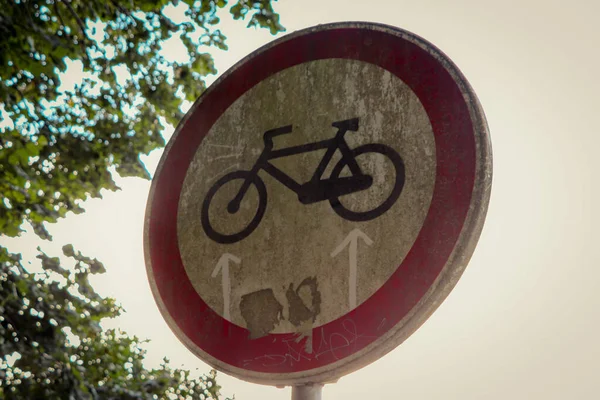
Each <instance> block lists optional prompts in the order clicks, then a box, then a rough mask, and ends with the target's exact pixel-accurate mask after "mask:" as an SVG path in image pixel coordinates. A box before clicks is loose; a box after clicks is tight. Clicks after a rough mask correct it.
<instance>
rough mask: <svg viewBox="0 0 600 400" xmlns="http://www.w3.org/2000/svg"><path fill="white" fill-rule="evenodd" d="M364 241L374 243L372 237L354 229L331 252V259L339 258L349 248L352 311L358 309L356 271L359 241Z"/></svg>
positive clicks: (349, 285)
mask: <svg viewBox="0 0 600 400" xmlns="http://www.w3.org/2000/svg"><path fill="white" fill-rule="evenodd" d="M359 238H360V239H362V240H363V241H364V242H365V243H366V244H367V245H369V246H370V245H372V244H373V241H372V240H371V238H370V237H368V236H367V235H365V234H364V233H363V232H362V231H361V230H360V229H358V228H356V229H353V230H352V232H350V233H349V234H348V236H346V239H344V240H343V241H342V243H340V244H339V246H338V247H336V248H335V250H333V251H332V252H331V257H335V256H337V255H338V254H339V253H340V252H341V251H342V250H344V248H345V247H346V246H348V247H349V249H348V253H349V254H348V255H349V260H350V276H349V278H348V304H349V305H350V309H351V310H353V309H354V308H356V270H357V253H358V239H359Z"/></svg>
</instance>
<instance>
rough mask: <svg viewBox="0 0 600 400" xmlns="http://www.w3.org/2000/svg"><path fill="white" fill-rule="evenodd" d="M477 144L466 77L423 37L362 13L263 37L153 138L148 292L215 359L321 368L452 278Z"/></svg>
mask: <svg viewBox="0 0 600 400" xmlns="http://www.w3.org/2000/svg"><path fill="white" fill-rule="evenodd" d="M491 160H492V158H491V147H490V141H489V134H488V130H487V125H486V122H485V118H484V115H483V112H482V110H481V107H480V105H479V102H478V100H477V98H476V96H475V94H474V93H473V90H472V89H471V88H470V86H469V85H468V83H467V81H466V80H465V78H464V77H463V75H462V74H461V73H460V71H459V70H458V69H457V68H456V66H454V64H453V63H452V62H451V61H450V60H449V59H448V58H447V57H446V56H445V55H444V54H442V53H441V52H440V51H439V50H438V49H436V48H435V47H434V46H433V45H431V44H430V43H428V42H426V41H425V40H423V39H421V38H419V37H417V36H415V35H413V34H411V33H409V32H406V31H403V30H400V29H397V28H393V27H389V26H384V25H378V24H371V23H338V24H331V25H322V26H318V27H315V28H311V29H307V30H304V31H300V32H296V33H294V34H291V35H288V36H286V37H284V38H282V39H279V40H276V41H274V42H273V43H271V44H269V45H267V46H265V47H263V48H261V49H259V50H258V51H256V52H255V53H253V54H251V55H250V56H248V57H247V58H245V59H244V60H242V61H240V62H239V63H238V64H237V65H236V66H234V67H233V68H231V69H230V70H229V71H227V72H226V73H225V74H224V75H223V76H221V77H220V78H219V79H218V80H217V82H215V83H214V84H213V85H212V86H211V87H210V88H209V89H208V90H207V91H206V92H205V93H204V94H203V95H202V96H201V97H200V98H199V99H198V100H197V101H196V103H195V104H194V106H193V107H192V108H191V110H190V111H189V112H188V114H187V115H186V117H185V118H184V120H183V121H182V122H181V123H180V125H179V126H178V128H177V130H176V132H175V134H174V135H173V137H172V138H171V140H170V142H169V144H168V146H167V148H166V150H165V152H164V154H163V157H162V159H161V161H160V164H159V167H158V169H157V172H156V174H155V177H154V180H153V183H152V188H151V191H150V197H149V200H148V206H147V212H146V225H145V235H144V243H145V253H146V263H147V271H148V277H149V280H150V284H151V287H152V291H153V294H154V296H155V299H156V301H157V304H158V306H159V308H160V310H161V312H162V313H163V316H164V318H165V319H166V321H167V322H168V324H169V326H170V327H171V328H172V329H173V331H174V332H175V333H176V335H177V336H178V337H179V338H180V339H181V340H182V341H183V343H185V345H186V346H187V347H188V348H189V349H190V350H191V351H192V352H194V353H195V354H196V355H198V356H199V357H200V358H202V359H203V360H204V361H206V362H207V363H209V364H211V365H212V366H214V367H216V368H217V369H219V370H222V371H225V372H227V373H230V374H232V375H234V376H237V377H240V378H242V379H246V380H250V381H253V382H258V383H266V384H276V385H286V384H301V383H308V382H328V381H332V380H335V379H337V378H339V377H340V376H342V375H344V374H346V373H348V372H351V371H353V370H356V369H358V368H360V367H361V366H363V365H365V364H367V363H369V362H372V361H374V360H375V359H377V358H379V357H381V356H382V355H383V354H385V353H386V352H388V351H390V350H391V349H393V348H394V347H396V346H397V345H398V344H400V343H401V342H402V341H403V340H404V339H406V338H407V337H408V336H409V335H410V334H411V333H412V332H414V331H415V330H416V329H417V328H418V327H419V326H420V325H421V324H422V323H423V322H424V321H425V320H426V319H427V317H428V316H429V315H431V313H432V312H433V311H434V310H435V308H437V307H438V306H439V304H440V302H441V301H442V300H443V299H444V298H445V297H446V296H447V295H448V293H449V292H450V290H451V289H452V288H453V286H454V285H455V284H456V282H457V280H458V279H459V277H460V275H461V273H462V271H463V270H464V268H465V267H466V264H467V262H468V260H469V258H470V256H471V254H472V252H473V250H474V247H475V244H476V242H477V239H478V237H479V234H480V231H481V228H482V226H483V221H484V218H485V212H486V209H487V204H488V200H489V194H490V186H491V171H492V163H491Z"/></svg>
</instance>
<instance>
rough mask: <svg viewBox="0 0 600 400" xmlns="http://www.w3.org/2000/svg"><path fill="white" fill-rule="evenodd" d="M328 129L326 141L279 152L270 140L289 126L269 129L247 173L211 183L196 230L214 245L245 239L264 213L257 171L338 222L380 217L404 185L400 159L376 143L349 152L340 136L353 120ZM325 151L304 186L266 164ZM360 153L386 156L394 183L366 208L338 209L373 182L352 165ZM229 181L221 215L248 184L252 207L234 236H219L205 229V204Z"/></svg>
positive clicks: (234, 207)
mask: <svg viewBox="0 0 600 400" xmlns="http://www.w3.org/2000/svg"><path fill="white" fill-rule="evenodd" d="M332 126H333V127H335V128H337V129H338V131H337V134H336V135H335V136H334V137H333V138H331V139H327V140H322V141H319V142H314V143H307V144H303V145H299V146H292V147H287V148H283V149H278V150H273V138H274V137H275V136H279V135H284V134H287V133H291V132H292V125H287V126H284V127H281V128H277V129H271V130H269V131H267V132H265V133H264V135H263V140H264V143H265V148H264V150H263V151H262V153H261V155H260V156H259V157H258V160H257V161H256V163H255V164H254V167H252V169H251V170H250V171H235V172H231V173H228V174H226V175H225V176H223V177H222V178H221V179H219V180H217V181H216V182H215V184H214V185H213V186H212V187H211V188H210V189H209V190H208V193H207V194H206V197H205V198H204V202H203V203H202V215H201V218H202V226H203V228H204V231H205V232H206V235H207V236H208V237H209V238H211V239H212V240H214V241H215V242H217V243H223V244H227V243H235V242H238V241H240V240H242V239H244V238H246V237H247V236H248V235H250V234H251V233H252V232H253V231H254V230H255V229H256V227H257V226H258V224H259V223H260V221H261V219H262V217H263V215H264V214H265V210H266V209H267V189H266V187H265V184H264V182H263V181H262V179H261V178H260V176H259V175H258V172H259V171H260V170H261V169H262V170H263V171H265V172H267V173H269V174H270V175H271V176H272V177H273V178H275V179H277V180H278V181H279V182H281V183H282V184H283V185H284V186H286V187H287V188H288V189H290V190H292V191H293V192H295V193H296V194H297V195H298V200H300V202H301V203H302V204H312V203H316V202H319V201H324V200H329V203H330V204H331V207H332V208H333V210H334V211H335V212H336V213H337V214H338V215H339V216H340V217H342V218H345V219H347V220H349V221H368V220H371V219H374V218H377V217H378V216H380V215H382V214H383V213H385V212H386V211H387V210H389V209H390V207H392V205H394V203H395V202H396V200H398V197H400V193H401V192H402V188H403V187H404V162H403V161H402V157H400V155H399V154H398V153H397V152H396V151H395V150H394V149H392V148H391V147H389V146H386V145H384V144H379V143H369V144H365V145H362V146H359V147H357V148H355V149H350V147H349V146H348V144H347V143H346V141H345V140H344V135H345V134H346V132H348V131H356V130H358V118H353V119H348V120H344V121H338V122H334V123H333V124H332ZM320 149H327V151H326V152H325V154H324V155H323V158H322V159H321V162H320V163H319V165H318V166H317V169H316V171H315V173H314V175H313V176H312V178H311V179H310V180H309V181H308V182H306V183H304V184H300V183H298V182H296V181H295V180H294V179H292V178H291V177H289V176H288V175H287V174H285V173H284V172H283V171H281V170H280V169H278V168H277V167H275V166H274V165H273V164H271V163H270V162H269V160H273V159H276V158H281V157H287V156H291V155H296V154H302V153H308V152H311V151H315V150H320ZM336 150H340V152H341V154H342V158H341V159H340V161H339V162H338V163H337V164H336V165H335V167H334V168H333V169H332V171H331V174H330V176H329V178H325V179H323V178H322V176H323V173H324V172H325V169H326V168H327V165H328V164H329V162H330V161H331V159H332V157H333V155H334V154H335V152H336ZM365 153H379V154H381V155H383V156H385V157H387V158H388V159H389V160H390V161H391V162H392V164H393V165H394V168H395V172H396V174H395V182H394V186H393V189H392V191H391V193H390V194H389V196H388V197H387V198H386V199H385V200H384V201H383V203H381V204H379V205H378V206H377V207H375V208H374V209H372V210H369V211H361V212H355V211H352V210H349V209H348V208H346V207H344V205H343V204H342V203H341V202H340V200H339V197H340V196H344V195H347V194H351V193H356V192H359V191H362V190H365V189H368V188H369V187H371V185H372V184H373V177H372V176H370V175H367V174H364V173H363V172H362V170H361V168H360V166H359V165H358V162H357V161H356V157H357V156H360V155H361V154H365ZM346 166H347V167H348V168H349V170H350V172H351V175H350V176H340V173H341V172H342V170H344V168H345V167H346ZM235 179H241V180H243V182H242V184H241V187H240V189H239V191H238V192H237V194H236V195H235V197H234V198H233V199H232V200H231V201H229V203H228V204H227V211H228V212H229V213H230V214H235V213H236V212H238V211H239V209H240V204H241V202H242V200H243V198H244V196H245V195H246V192H247V191H248V189H249V188H250V185H254V186H255V187H256V190H257V192H258V197H259V199H258V207H257V210H256V214H255V215H254V218H253V219H252V220H251V221H250V223H249V224H248V226H246V227H245V228H244V229H242V230H241V231H240V232H237V233H233V234H223V233H220V232H218V231H217V230H216V229H214V227H213V226H212V225H211V221H210V218H209V215H208V211H209V207H210V203H211V201H212V199H213V197H214V196H215V194H216V193H217V191H218V190H219V189H220V188H221V187H222V186H223V185H225V184H226V183H228V182H230V181H233V180H235Z"/></svg>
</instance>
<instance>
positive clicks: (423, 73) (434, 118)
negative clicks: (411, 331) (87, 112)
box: [148, 28, 477, 374]
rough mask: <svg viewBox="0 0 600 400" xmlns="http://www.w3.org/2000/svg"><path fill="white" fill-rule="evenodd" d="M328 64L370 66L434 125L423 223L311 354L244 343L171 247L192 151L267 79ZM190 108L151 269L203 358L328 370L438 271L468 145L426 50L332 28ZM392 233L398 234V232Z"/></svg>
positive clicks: (286, 343)
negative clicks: (396, 83) (397, 84)
mask: <svg viewBox="0 0 600 400" xmlns="http://www.w3.org/2000/svg"><path fill="white" fill-rule="evenodd" d="M327 58H341V59H353V60H360V61H364V62H368V63H371V64H375V65H378V66H380V67H382V68H384V69H386V70H388V71H390V72H391V73H393V74H394V75H396V76H397V77H398V78H400V79H401V80H402V81H403V82H404V83H405V84H407V85H408V86H409V87H410V88H411V89H412V91H413V92H414V93H415V94H416V95H417V96H418V98H419V100H420V101H421V103H422V104H423V106H424V108H425V110H426V112H427V114H428V116H429V120H430V122H431V125H432V127H433V132H434V136H435V143H436V157H437V170H436V181H435V188H434V192H433V197H432V201H431V205H430V209H429V212H428V214H427V217H426V219H425V222H424V224H423V227H422V229H421V231H420V233H419V235H418V237H417V239H416V241H415V243H414V245H413V247H412V248H411V250H410V251H409V253H408V255H407V256H406V258H405V259H404V261H403V262H402V264H401V265H400V266H399V267H398V268H397V270H396V271H395V272H394V273H393V274H392V276H391V277H390V279H389V280H388V281H387V282H386V283H385V284H384V285H383V286H382V287H381V288H380V289H379V290H378V291H377V292H375V294H373V295H372V296H371V297H370V298H369V299H368V300H367V301H365V302H364V303H363V304H361V305H360V306H358V307H357V308H356V309H354V310H352V311H351V312H350V313H348V314H346V315H345V316H343V317H341V318H338V319H337V320H334V321H331V322H329V323H327V324H325V325H323V326H320V327H318V328H316V329H314V330H313V339H312V340H313V349H314V351H313V352H312V353H310V354H309V353H306V352H304V350H303V348H304V343H303V342H301V343H296V342H295V339H296V338H297V336H296V335H295V334H271V335H268V336H265V337H263V338H260V339H255V340H250V339H249V337H248V331H247V330H246V329H244V328H242V327H240V326H238V325H235V324H232V323H230V322H229V321H227V320H225V319H223V318H222V317H221V316H219V315H218V314H217V313H216V312H214V311H213V310H212V309H211V308H210V307H209V306H208V305H207V304H206V303H205V302H204V301H203V300H202V298H201V297H200V296H199V295H198V293H197V292H196V291H195V289H194V288H193V286H192V284H191V282H190V281H189V280H188V277H187V274H186V272H185V268H184V266H183V262H182V260H181V255H180V253H179V246H178V242H177V210H178V204H179V195H180V192H181V188H182V185H183V181H184V178H185V175H186V172H187V170H188V167H189V165H190V162H191V161H192V158H193V157H194V155H195V153H196V150H197V149H198V147H199V145H200V143H201V142H202V140H203V138H204V136H205V135H206V134H207V133H208V131H209V130H210V128H211V127H212V125H213V124H214V123H215V122H216V121H217V119H218V118H219V117H220V116H221V114H223V112H225V110H227V109H228V108H229V106H230V105H231V104H232V103H233V102H234V101H235V100H236V99H238V98H239V97H240V96H242V95H243V94H244V93H246V91H248V90H249V89H251V88H252V87H253V86H255V85H256V84H257V83H259V82H261V81H262V80H264V79H266V78H268V77H269V76H271V75H273V74H275V73H277V72H279V71H282V70H284V69H286V68H290V67H292V66H294V65H298V64H301V63H305V62H309V61H314V60H321V59H327ZM217 85H218V86H216V87H214V88H211V90H209V91H208V92H207V93H206V94H205V95H204V96H203V97H202V98H201V100H200V101H199V102H198V104H196V105H195V107H194V108H193V111H192V112H191V115H189V117H188V119H187V120H186V121H185V123H184V124H183V125H182V127H181V128H180V130H179V132H178V134H177V135H176V136H175V137H174V139H173V141H172V143H171V147H170V148H169V150H168V155H164V156H163V157H166V159H164V160H163V161H162V169H161V170H160V172H159V174H158V175H157V176H156V177H155V178H154V179H155V182H154V185H155V187H154V195H153V198H151V199H150V204H149V207H150V213H149V218H148V229H149V231H148V240H149V241H148V243H149V245H148V248H149V254H150V259H151V270H150V273H151V274H152V275H153V280H154V281H155V283H156V287H157V289H158V292H159V295H160V297H161V300H162V303H163V304H164V307H165V308H166V311H167V312H168V314H169V315H170V316H171V318H172V319H173V321H175V323H176V324H177V326H178V328H179V330H180V331H181V332H182V333H183V334H184V335H186V336H187V338H188V339H189V340H190V341H191V342H193V343H195V344H196V345H197V346H198V347H199V348H201V349H202V350H203V351H204V352H206V353H208V354H210V355H211V356H212V357H214V358H215V359H218V360H220V361H221V362H224V363H226V364H229V365H231V366H233V367H237V368H241V369H244V370H250V371H255V372H262V373H273V374H282V373H293V372H299V371H306V370H310V369H315V368H319V367H324V366H327V365H329V364H331V363H334V362H337V361H340V360H342V359H344V358H345V357H348V356H350V355H352V354H354V353H356V352H357V351H360V350H361V349H364V348H365V347H366V346H368V345H369V344H371V343H372V342H373V341H375V340H376V339H377V338H378V337H380V336H382V335H383V334H385V333H386V332H387V331H388V330H389V329H391V328H392V327H394V326H395V325H396V324H397V323H399V322H400V321H401V320H402V318H404V317H405V316H406V315H407V314H408V313H409V312H410V310H411V309H412V308H413V307H414V306H415V305H416V304H417V303H418V302H419V300H420V299H421V298H422V297H423V295H424V294H425V293H426V292H427V291H428V289H429V288H430V286H431V285H432V284H433V283H434V281H435V280H436V278H437V276H438V274H439V273H440V272H441V271H442V269H443V268H444V266H445V264H446V262H447V260H448V258H449V257H450V254H451V252H452V250H453V249H454V246H455V244H456V242H457V240H458V238H459V235H460V233H461V230H462V227H463V224H464V221H465V219H466V217H467V212H468V210H469V206H470V204H471V201H472V199H471V196H472V192H473V187H474V182H475V170H476V161H477V157H476V145H475V138H474V130H473V123H472V121H471V117H470V114H469V108H468V105H467V103H466V102H465V99H464V97H463V93H462V92H461V89H460V87H459V85H458V84H457V82H455V80H454V79H453V77H452V76H451V75H450V73H449V72H448V71H447V70H446V68H445V67H444V65H443V64H442V63H441V62H440V61H439V60H438V59H436V58H435V57H433V56H432V55H431V54H429V53H428V52H427V51H426V50H424V49H423V48H421V47H419V46H418V45H416V44H415V43H412V42H410V41H408V40H407V39H404V38H401V37H399V36H396V35H393V34H391V33H388V32H383V31H378V30H371V29H365V28H338V29H331V30H323V31H315V32H309V33H307V34H305V35H301V36H296V37H294V38H292V39H289V40H284V41H282V42H280V43H278V44H276V45H274V46H273V47H270V48H268V49H267V50H264V51H262V52H260V53H258V54H257V55H255V56H252V57H250V58H249V59H248V60H245V61H244V62H242V63H241V65H239V66H238V67H237V68H236V69H235V70H233V72H231V73H230V74H229V75H226V76H225V78H223V79H222V80H220V81H219V82H218V83H217ZM398 229H402V227H399V228H398Z"/></svg>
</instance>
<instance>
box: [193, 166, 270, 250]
mask: <svg viewBox="0 0 600 400" xmlns="http://www.w3.org/2000/svg"><path fill="white" fill-rule="evenodd" d="M235 180H239V187H241V184H242V183H243V182H244V181H246V180H249V181H250V184H251V185H252V186H254V187H255V188H256V191H257V193H258V204H257V206H256V211H255V212H254V216H253V217H252V218H251V219H250V222H249V223H248V224H247V225H246V226H245V227H244V228H242V229H241V230H238V231H234V232H227V230H226V229H224V228H225V227H223V226H222V227H220V229H215V227H214V226H213V222H211V218H210V213H209V211H210V207H211V203H212V202H213V199H214V198H215V195H217V192H218V191H219V190H220V189H221V188H223V186H225V185H226V184H227V183H230V182H233V181H235ZM235 193H236V194H237V192H235ZM246 196H248V192H246ZM233 197H234V196H231V198H226V199H225V200H226V201H224V202H223V201H222V202H221V203H220V204H212V205H213V207H214V206H217V207H220V208H223V209H224V210H229V208H228V205H229V203H230V202H231V201H232V200H233ZM266 209H267V188H266V187H265V184H264V182H263V181H262V179H260V177H259V176H258V175H256V174H251V173H250V172H249V171H235V172H231V173H229V174H227V175H225V176H223V177H222V178H221V179H219V180H218V181H216V182H215V184H214V185H213V186H212V187H211V188H210V189H209V190H208V193H206V197H205V198H204V201H203V202H202V212H201V220H202V227H203V228H204V232H205V233H206V235H207V236H208V237H209V238H211V239H212V240H214V241H215V242H217V243H221V244H231V243H236V242H239V241H240V240H242V239H245V238H246V237H248V236H249V235H250V234H251V233H252V232H254V230H255V229H256V227H257V226H258V224H259V223H260V221H261V220H262V217H263V216H264V214H265V210H266ZM227 212H228V213H229V214H231V215H241V214H242V210H241V209H239V208H238V209H237V210H236V211H235V212H231V211H227Z"/></svg>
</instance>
